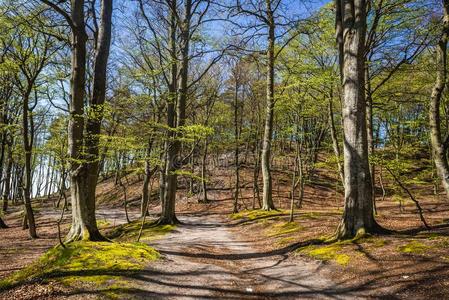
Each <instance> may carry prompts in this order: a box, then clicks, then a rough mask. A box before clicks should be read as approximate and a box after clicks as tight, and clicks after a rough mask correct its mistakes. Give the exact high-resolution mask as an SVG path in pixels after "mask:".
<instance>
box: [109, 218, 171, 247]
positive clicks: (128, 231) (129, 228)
mask: <svg viewBox="0 0 449 300" xmlns="http://www.w3.org/2000/svg"><path fill="white" fill-rule="evenodd" d="M153 223H154V222H153V221H147V222H145V225H144V226H143V230H142V236H141V238H140V240H141V241H152V240H156V239H159V238H161V237H163V236H164V235H166V234H167V233H170V232H171V231H173V230H174V229H175V228H176V226H175V225H161V226H154V224H153ZM141 226H142V221H139V220H137V221H134V222H131V223H129V224H123V225H120V226H117V227H116V228H114V230H112V231H111V232H109V233H108V234H107V236H108V237H109V238H113V239H116V240H118V241H121V242H127V241H136V240H137V237H138V236H139V231H140V227H141Z"/></svg>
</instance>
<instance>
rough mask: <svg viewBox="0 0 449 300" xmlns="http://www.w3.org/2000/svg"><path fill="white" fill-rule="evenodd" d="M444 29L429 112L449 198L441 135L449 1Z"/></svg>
mask: <svg viewBox="0 0 449 300" xmlns="http://www.w3.org/2000/svg"><path fill="white" fill-rule="evenodd" d="M443 5H444V10H443V13H444V15H443V29H442V35H441V38H440V40H439V41H438V45H437V48H436V69H437V74H436V75H437V77H436V81H435V85H434V87H433V90H432V95H431V100H430V111H429V125H430V142H431V145H432V151H433V157H434V161H435V166H436V169H437V173H438V176H439V177H440V179H441V183H442V186H443V188H444V190H445V192H446V196H447V197H448V198H449V164H448V160H447V150H448V148H449V138H447V139H446V140H445V141H444V142H443V140H442V133H441V124H440V123H441V121H440V103H441V98H442V95H443V92H444V89H445V87H446V80H447V43H448V40H449V0H444V1H443Z"/></svg>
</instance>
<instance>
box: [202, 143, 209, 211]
mask: <svg viewBox="0 0 449 300" xmlns="http://www.w3.org/2000/svg"><path fill="white" fill-rule="evenodd" d="M208 145H209V140H208V138H207V137H206V138H205V140H204V150H203V157H202V160H201V183H202V190H203V199H202V202H204V203H207V202H209V200H208V199H207V182H206V163H207V148H208Z"/></svg>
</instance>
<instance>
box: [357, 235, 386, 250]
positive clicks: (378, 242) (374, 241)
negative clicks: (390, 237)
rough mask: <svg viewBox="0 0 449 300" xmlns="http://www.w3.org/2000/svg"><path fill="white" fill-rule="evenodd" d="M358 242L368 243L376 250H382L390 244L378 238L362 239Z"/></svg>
mask: <svg viewBox="0 0 449 300" xmlns="http://www.w3.org/2000/svg"><path fill="white" fill-rule="evenodd" d="M358 242H359V243H367V244H369V245H371V246H373V247H375V248H381V247H383V246H385V245H388V244H389V241H387V240H385V239H382V238H378V237H368V238H363V239H360V240H359V241H358Z"/></svg>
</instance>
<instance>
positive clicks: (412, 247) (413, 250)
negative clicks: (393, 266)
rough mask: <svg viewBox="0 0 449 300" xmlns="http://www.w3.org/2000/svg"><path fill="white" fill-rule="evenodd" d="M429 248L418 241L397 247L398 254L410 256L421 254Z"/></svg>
mask: <svg viewBox="0 0 449 300" xmlns="http://www.w3.org/2000/svg"><path fill="white" fill-rule="evenodd" d="M430 248H431V247H430V246H428V245H426V244H423V243H421V242H418V241H411V242H410V243H408V244H406V245H403V246H400V247H398V250H399V252H402V253H410V254H422V253H424V252H426V251H427V250H429V249H430Z"/></svg>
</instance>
